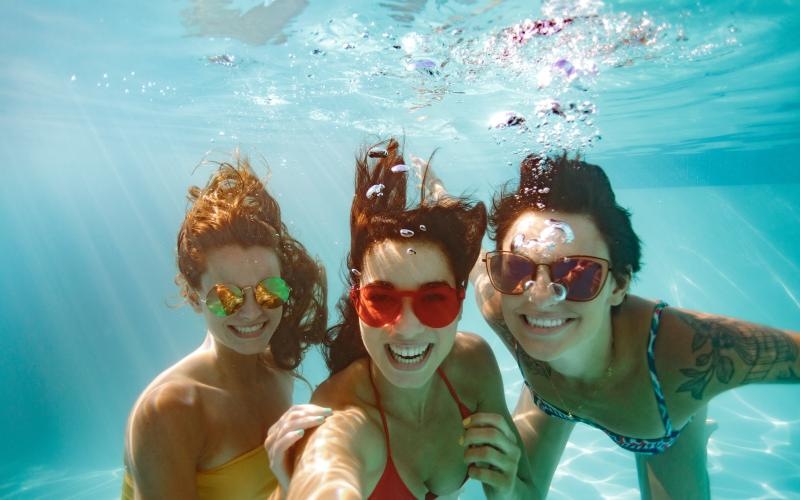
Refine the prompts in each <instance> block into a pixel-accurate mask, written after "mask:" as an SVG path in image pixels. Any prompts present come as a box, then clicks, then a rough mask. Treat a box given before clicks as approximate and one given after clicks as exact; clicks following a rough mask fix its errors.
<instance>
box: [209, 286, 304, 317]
mask: <svg viewBox="0 0 800 500" xmlns="http://www.w3.org/2000/svg"><path fill="white" fill-rule="evenodd" d="M275 279H278V280H281V282H282V283H283V286H285V287H286V298H285V299H284V298H282V297H281V296H280V295H278V294H277V293H275V292H273V291H271V290H270V289H269V288H267V287H266V286H264V289H265V290H266V291H267V293H269V294H270V295H272V296H274V297H276V298H277V299H278V300H279V301H280V303H279V304H278V305H276V306H274V307H269V306H267V305H264V304H261V303H260V302H258V299H257V298H255V300H256V303H257V304H258V305H259V307H261V308H264V309H277V308H279V307H283V306H284V305H286V303H287V302H289V299H290V298H291V296H292V287H290V286H289V283H288V282H287V281H286V280H285V279H284V278H282V277H281V276H267V277H265V278H262V279H260V280H259V281H258V283H256V284H255V285H247V286H239V285H234V284H233V283H215V284H214V285H212V286H211V289H210V290H209V291H208V293H207V294H206V296H205V297H203V298H200V299H199V300H200V302H202V303H203V304H205V305H206V307H207V308H208V310H209V311H211V313H212V314H214V316H217V317H218V318H228V317H230V316H233V315H234V314H236V313H237V312H239V309H241V308H242V306H243V305H244V301H245V295H246V291H247V289H250V290H252V291H253V295H254V297H255V293H256V288H257V287H258V286H259V285H261V284H262V283H263V282H265V281H267V280H275ZM219 286H222V287H225V288H226V289H227V290H228V291H229V292H231V293H233V292H232V288H237V289H239V290H240V291H241V292H242V296H241V302H239V303H238V305H236V307H235V308H234V309H233V311H231V312H230V314H227V313H226V314H224V315H220V314H219V313H217V312H216V311H214V310H213V309H212V308H211V306H209V305H208V302H209V300H208V296H209V295H211V294H212V293H214V291H215V290H216V288H217V287H219ZM234 295H236V294H235V293H234ZM217 300H218V301H219V302H220V304H221V303H222V299H221V298H220V297H219V295H217ZM222 307H223V310H224V308H225V306H224V305H222Z"/></svg>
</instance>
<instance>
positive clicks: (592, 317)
mask: <svg viewBox="0 0 800 500" xmlns="http://www.w3.org/2000/svg"><path fill="white" fill-rule="evenodd" d="M553 219H555V220H557V221H560V222H563V223H566V224H568V225H569V227H570V228H571V230H572V236H574V238H568V239H567V240H569V239H571V241H561V242H558V243H557V244H556V245H554V246H551V247H546V246H544V245H530V244H522V245H520V244H519V243H520V242H524V241H534V240H536V239H541V235H542V234H546V233H543V231H547V230H548V228H552V227H553ZM548 220H549V221H550V222H548ZM500 249H501V250H507V251H514V252H515V253H518V254H520V255H524V256H526V257H528V258H530V259H532V260H533V261H535V262H537V263H549V262H552V261H553V260H554V259H556V258H559V257H566V256H570V255H585V256H593V257H600V258H602V259H606V260H610V259H609V252H608V247H607V245H606V244H605V242H604V240H603V238H602V236H601V235H600V233H599V232H598V230H597V227H596V226H595V224H594V223H593V222H592V221H591V219H590V218H589V217H587V216H585V215H576V214H566V213H561V212H525V213H523V214H522V215H520V216H519V217H518V218H517V220H516V221H515V222H514V224H513V225H512V226H511V228H510V230H509V231H508V233H507V234H506V236H505V238H504V239H503V241H502V245H501V247H500ZM613 265H614V263H613V262H612V263H611V266H613ZM531 280H532V281H533V283H530V284H529V285H530V286H529V287H528V288H527V290H525V291H524V292H523V293H522V294H521V295H505V294H504V295H502V296H501V297H502V298H501V307H502V312H503V318H504V320H505V322H506V325H507V326H508V329H509V330H510V331H511V333H512V334H513V335H514V338H515V339H516V340H517V342H519V344H520V347H522V348H523V349H524V350H525V352H526V353H527V354H528V355H529V356H531V357H533V358H535V359H538V360H540V361H548V362H549V361H554V360H557V359H559V358H560V357H562V356H569V355H570V354H571V353H573V354H574V353H577V352H580V351H581V349H580V348H581V347H583V348H584V349H583V352H591V346H592V340H596V339H597V338H598V335H602V334H608V335H609V336H610V334H611V306H615V305H619V304H620V303H621V302H622V300H623V299H624V297H625V292H626V291H627V282H626V283H625V284H624V286H622V287H618V286H617V283H616V281H615V280H614V278H613V276H611V275H609V276H608V278H607V279H606V281H605V284H604V285H603V287H602V288H601V290H600V293H599V294H598V295H597V297H595V298H594V299H592V300H591V301H588V302H572V301H568V300H559V299H558V297H557V296H556V294H555V293H554V290H553V287H550V286H549V285H550V276H549V271H548V268H547V267H545V266H539V267H538V268H537V271H536V276H535V277H531Z"/></svg>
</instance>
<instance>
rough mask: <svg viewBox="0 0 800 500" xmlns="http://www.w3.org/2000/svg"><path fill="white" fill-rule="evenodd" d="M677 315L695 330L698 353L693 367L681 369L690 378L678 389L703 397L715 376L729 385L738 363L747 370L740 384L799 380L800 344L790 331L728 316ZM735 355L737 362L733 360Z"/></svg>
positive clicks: (677, 313) (693, 339) (694, 335)
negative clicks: (799, 352)
mask: <svg viewBox="0 0 800 500" xmlns="http://www.w3.org/2000/svg"><path fill="white" fill-rule="evenodd" d="M675 315H676V316H677V317H678V318H679V319H680V320H681V321H682V322H683V323H685V324H686V325H688V326H689V327H690V328H691V329H692V331H693V332H694V334H693V337H692V352H693V353H694V354H695V359H694V368H683V369H681V373H683V374H684V375H685V376H686V377H687V378H688V379H689V380H688V381H686V382H684V383H683V384H682V385H681V386H680V387H678V389H677V391H678V392H690V393H691V395H692V397H693V398H694V399H697V400H703V392H704V391H705V389H706V387H707V386H708V384H709V382H711V381H712V380H713V379H714V378H716V379H717V381H718V382H719V383H721V384H730V383H731V381H732V380H733V379H734V378H735V377H736V370H737V366H738V367H739V368H741V369H742V370H744V373H743V376H742V375H741V372H740V375H739V376H740V377H741V381H740V382H738V384H737V385H745V384H752V383H758V382H784V383H797V382H800V373H798V371H797V370H796V366H795V365H797V359H798V347H797V344H796V342H795V340H794V339H792V336H791V335H790V334H787V333H785V332H782V331H780V330H777V329H774V328H768V327H764V326H758V325H753V324H749V323H743V322H739V321H735V320H730V319H726V318H714V319H699V318H697V317H696V316H693V315H690V314H687V313H684V312H681V311H675ZM734 357H735V358H738V361H739V362H738V363H734ZM737 378H738V377H737Z"/></svg>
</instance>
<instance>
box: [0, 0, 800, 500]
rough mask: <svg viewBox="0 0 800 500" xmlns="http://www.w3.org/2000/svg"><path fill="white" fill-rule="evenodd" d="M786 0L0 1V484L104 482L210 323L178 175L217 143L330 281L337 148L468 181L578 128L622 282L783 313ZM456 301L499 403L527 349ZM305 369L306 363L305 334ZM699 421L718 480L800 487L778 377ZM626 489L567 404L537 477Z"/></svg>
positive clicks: (789, 412) (199, 165) (344, 185)
mask: <svg viewBox="0 0 800 500" xmlns="http://www.w3.org/2000/svg"><path fill="white" fill-rule="evenodd" d="M799 7H800V2H798V1H796V0H775V1H760V2H759V1H756V0H749V1H739V0H726V1H723V0H712V1H689V0H668V1H656V0H641V1H640V0H618V1H612V0H608V1H606V2H601V1H599V0H572V1H567V0H562V1H557V0H552V1H542V2H537V1H530V2H528V1H517V2H505V1H500V0H494V1H489V0H486V1H479V0H450V1H446V0H427V1H425V0H384V1H380V2H369V1H363V0H359V1H353V2H347V3H345V2H341V3H334V2H323V1H306V0H274V1H266V2H259V1H254V0H252V1H246V0H204V1H201V0H195V1H190V0H170V1H163V2H155V1H151V2H139V3H133V2H121V1H108V2H93V1H88V0H75V1H70V2H66V1H58V0H50V1H45V0H32V1H26V2H10V1H6V2H2V3H0V12H1V13H2V16H0V28H2V29H0V54H2V61H3V64H2V69H0V127H2V128H0V130H1V131H2V133H0V159H1V160H2V163H0V173H2V177H0V263H2V264H0V265H2V270H1V271H0V275H1V276H2V280H0V381H2V383H0V403H2V409H0V436H1V437H0V498H14V499H16V498H59V499H62V498H113V497H118V494H119V489H120V481H121V476H122V453H123V445H124V443H123V432H124V427H125V421H126V418H127V414H128V412H129V410H130V408H131V406H132V405H133V403H134V401H135V400H136V397H137V396H138V394H139V393H140V392H141V390H142V389H143V388H144V387H145V386H146V385H147V384H148V383H149V382H150V381H151V380H152V379H153V378H154V377H155V376H156V375H157V374H158V373H160V372H161V371H162V370H164V369H165V368H167V367H168V366H169V365H171V364H172V363H174V362H176V361H177V360H178V359H180V358H181V357H183V356H184V355H185V354H186V353H188V352H190V351H191V350H193V349H194V348H196V347H197V346H198V345H199V344H200V343H201V342H202V340H203V337H204V329H203V322H202V319H201V318H200V317H199V316H198V315H196V314H195V313H194V312H193V311H192V310H191V309H190V308H188V307H185V306H181V305H180V297H179V295H178V289H177V287H176V286H175V284H174V282H173V278H174V276H175V273H176V269H175V262H174V261H175V238H176V235H177V230H178V226H179V224H180V222H181V220H182V218H183V215H184V211H185V208H186V198H185V196H186V192H187V189H188V187H189V186H190V185H192V184H200V185H202V184H203V183H204V182H205V180H206V179H207V177H208V175H209V173H210V172H211V171H212V170H213V166H212V165H210V164H209V163H208V160H217V161H219V160H226V159H229V158H231V154H232V153H233V152H234V150H235V149H236V148H240V149H241V151H242V153H244V154H247V155H249V156H250V158H251V160H252V161H253V163H254V165H255V166H256V169H257V171H258V172H259V174H261V175H262V176H264V177H266V178H267V179H268V183H267V185H268V189H269V190H270V192H271V193H273V194H274V195H276V197H277V199H278V200H279V202H280V203H281V208H282V211H283V215H284V218H285V221H286V223H287V225H288V226H289V227H290V229H291V231H292V232H293V233H294V235H295V236H296V237H297V238H298V239H299V240H300V241H302V242H303V243H304V244H305V245H306V246H307V247H308V248H309V250H310V251H311V253H312V254H315V255H318V256H319V258H320V259H321V260H322V261H323V262H324V264H325V266H326V268H327V271H328V281H329V296H330V305H333V303H334V302H335V300H336V299H337V298H338V296H339V295H340V293H341V292H342V289H343V285H342V283H343V281H342V278H341V276H342V273H343V271H344V269H343V258H344V252H345V249H346V246H347V245H348V238H349V232H348V231H349V229H348V213H349V203H350V199H351V196H352V174H353V163H354V155H355V152H356V151H357V150H358V148H359V147H361V146H362V145H364V144H369V143H373V142H375V141H377V140H379V139H382V138H385V137H387V136H389V135H396V136H398V137H401V138H403V140H404V143H405V149H406V154H407V155H409V154H414V155H417V156H421V157H424V158H427V157H428V156H430V155H431V154H432V153H433V152H434V151H436V155H435V157H434V159H433V166H434V168H435V169H436V172H437V174H438V175H439V176H440V177H441V178H442V179H443V180H444V182H445V184H446V185H447V188H448V190H449V191H450V192H453V193H460V192H466V193H470V194H473V195H474V196H477V197H479V198H481V199H482V200H484V201H485V202H488V201H489V200H490V197H491V195H492V193H493V191H494V190H495V189H496V188H497V187H499V186H501V185H502V184H503V183H505V182H506V181H508V180H511V179H513V178H515V177H516V175H517V172H518V163H519V161H520V160H521V159H522V158H523V157H524V156H525V155H527V154H528V153H531V152H538V153H553V152H559V151H562V150H568V151H570V152H580V153H581V154H582V155H584V157H585V158H586V160H587V161H589V162H591V163H596V164H599V165H602V166H603V167H604V168H605V170H606V171H607V173H608V174H609V176H610V178H611V180H612V184H613V185H614V187H615V189H616V192H617V195H618V199H619V201H620V203H621V204H622V205H623V206H626V207H628V208H629V209H630V210H631V211H632V212H633V223H634V227H635V229H636V230H637V231H638V233H639V236H640V237H641V238H642V240H643V241H644V259H643V260H644V268H643V270H642V272H641V273H640V274H639V276H638V278H637V280H636V281H635V282H634V285H633V292H634V293H636V294H638V295H642V296H644V297H648V298H653V299H657V298H661V299H664V300H666V301H667V302H669V303H670V304H671V305H674V306H680V307H685V308H689V309H696V310H700V311H705V312H710V313H717V314H724V315H730V316H735V317H738V318H742V319H746V320H749V321H754V322H758V323H764V324H769V325H772V326H775V327H779V328H786V329H791V330H795V331H797V330H800V265H799V264H798V262H800V171H799V170H798V164H797V163H798V162H797V159H796V158H797V148H798V145H800V50H799V49H800V47H798V45H799V44H798V42H797V37H796V34H797V33H798V32H800V8H799ZM526 20H527V21H526ZM792 33H795V35H792ZM486 244H487V245H488V244H489V242H488V240H487V242H486ZM465 305H466V307H465V312H464V317H463V319H462V322H461V325H460V327H461V329H462V330H467V331H473V332H477V333H479V334H481V335H483V336H485V337H486V338H487V339H488V340H489V341H490V343H491V344H492V346H493V347H494V350H495V353H496V355H497V357H498V360H499V362H500V364H501V367H502V368H503V377H504V382H505V388H506V396H507V400H508V402H509V406H510V407H511V408H512V409H513V406H514V404H515V403H516V398H517V396H518V394H519V391H520V387H521V384H522V379H521V376H520V375H519V373H518V370H517V368H516V365H515V364H514V362H513V359H512V358H511V356H510V355H509V354H508V353H507V352H506V351H505V349H504V348H503V347H502V346H501V344H500V342H499V341H498V340H497V339H496V338H494V336H493V335H492V333H491V332H490V330H489V328H487V327H486V325H485V324H484V323H483V321H482V319H481V318H480V317H479V315H478V313H477V311H476V310H475V307H474V304H473V303H472V302H471V301H467V302H465ZM334 319H335V312H334V310H333V309H332V308H331V321H332V320H334ZM302 373H303V374H304V375H305V376H306V378H308V379H309V380H310V381H311V382H312V383H313V384H318V383H319V382H321V381H322V380H324V378H325V376H326V371H325V368H324V365H323V364H322V361H321V358H320V356H319V355H318V353H316V352H311V353H309V355H308V356H307V358H306V360H305V362H304V364H303V366H302ZM309 395H310V391H309V389H308V388H307V387H305V386H304V385H303V384H297V387H296V395H295V399H296V401H297V402H305V401H307V399H308V397H309ZM709 417H710V418H712V419H714V420H716V421H717V422H718V423H719V429H718V430H717V431H716V432H715V433H714V434H713V435H712V437H711V439H710V443H709V447H708V453H709V457H708V462H709V463H708V467H709V472H710V477H711V488H712V496H713V497H714V498H800V391H799V390H798V387H797V386H751V387H744V388H741V389H738V390H735V391H733V392H729V393H726V394H723V395H722V396H719V397H718V398H716V399H715V400H714V401H712V403H711V404H710V406H709ZM638 495H639V493H638V486H637V483H636V471H635V464H634V458H633V456H632V455H631V454H629V453H626V452H623V451H622V450H620V449H618V448H617V447H615V446H614V445H613V443H612V442H611V441H610V440H609V439H608V438H607V437H606V436H605V435H604V434H602V433H601V432H599V431H597V430H594V429H591V428H588V427H587V426H578V427H576V430H575V432H574V433H573V435H572V439H571V440H570V443H569V444H568V446H567V449H566V451H565V453H564V456H563V459H562V462H561V464H560V466H559V469H558V471H557V473H556V476H555V479H554V481H553V486H552V489H551V492H550V498H579V497H581V498H582V497H594V498H596V497H604V498H638ZM481 497H482V493H481V489H480V486H479V485H477V484H475V483H473V482H470V483H468V485H467V486H466V487H465V489H464V491H463V494H462V498H468V499H469V498H481Z"/></svg>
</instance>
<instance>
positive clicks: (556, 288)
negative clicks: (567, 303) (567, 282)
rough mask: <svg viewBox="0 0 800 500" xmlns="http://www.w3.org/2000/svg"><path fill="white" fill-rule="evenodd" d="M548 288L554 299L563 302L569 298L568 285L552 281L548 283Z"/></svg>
mask: <svg viewBox="0 0 800 500" xmlns="http://www.w3.org/2000/svg"><path fill="white" fill-rule="evenodd" d="M547 289H548V290H550V293H552V294H553V299H554V300H556V301H558V302H562V301H563V300H564V299H566V298H567V287H565V286H564V285H562V284H561V283H550V284H549V285H547Z"/></svg>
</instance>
